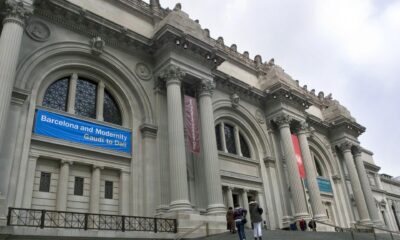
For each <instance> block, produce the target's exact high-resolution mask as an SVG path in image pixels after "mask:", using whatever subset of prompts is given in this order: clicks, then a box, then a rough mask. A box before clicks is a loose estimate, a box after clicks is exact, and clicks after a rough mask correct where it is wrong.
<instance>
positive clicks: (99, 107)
mask: <svg viewBox="0 0 400 240" xmlns="http://www.w3.org/2000/svg"><path fill="white" fill-rule="evenodd" d="M103 108H104V82H103V81H100V82H99V84H97V102H96V119H97V120H99V121H104V116H103V112H104V109H103Z"/></svg>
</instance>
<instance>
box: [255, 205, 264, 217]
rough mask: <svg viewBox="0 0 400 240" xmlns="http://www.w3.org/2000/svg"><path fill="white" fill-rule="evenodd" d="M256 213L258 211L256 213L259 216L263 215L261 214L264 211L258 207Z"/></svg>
mask: <svg viewBox="0 0 400 240" xmlns="http://www.w3.org/2000/svg"><path fill="white" fill-rule="evenodd" d="M257 211H258V213H259V214H260V215H261V214H263V212H264V210H263V209H262V208H260V207H258V209H257Z"/></svg>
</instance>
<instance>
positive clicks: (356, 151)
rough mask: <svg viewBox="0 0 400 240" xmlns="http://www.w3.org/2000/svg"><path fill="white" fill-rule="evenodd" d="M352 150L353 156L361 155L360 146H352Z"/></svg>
mask: <svg viewBox="0 0 400 240" xmlns="http://www.w3.org/2000/svg"><path fill="white" fill-rule="evenodd" d="M353 150H354V156H357V155H360V156H361V152H362V151H361V147H360V146H354V147H353Z"/></svg>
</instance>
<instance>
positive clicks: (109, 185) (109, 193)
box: [104, 181, 113, 199]
mask: <svg viewBox="0 0 400 240" xmlns="http://www.w3.org/2000/svg"><path fill="white" fill-rule="evenodd" d="M104 187H105V189H104V198H106V199H113V182H111V181H106V182H105V186H104Z"/></svg>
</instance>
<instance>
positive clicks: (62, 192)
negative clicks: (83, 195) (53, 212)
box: [56, 160, 72, 211]
mask: <svg viewBox="0 0 400 240" xmlns="http://www.w3.org/2000/svg"><path fill="white" fill-rule="evenodd" d="M71 164H72V162H71V161H65V160H61V163H60V174H59V175H58V187H57V204H56V209H57V211H66V210H67V197H68V182H69V166H70V165H71Z"/></svg>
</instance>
